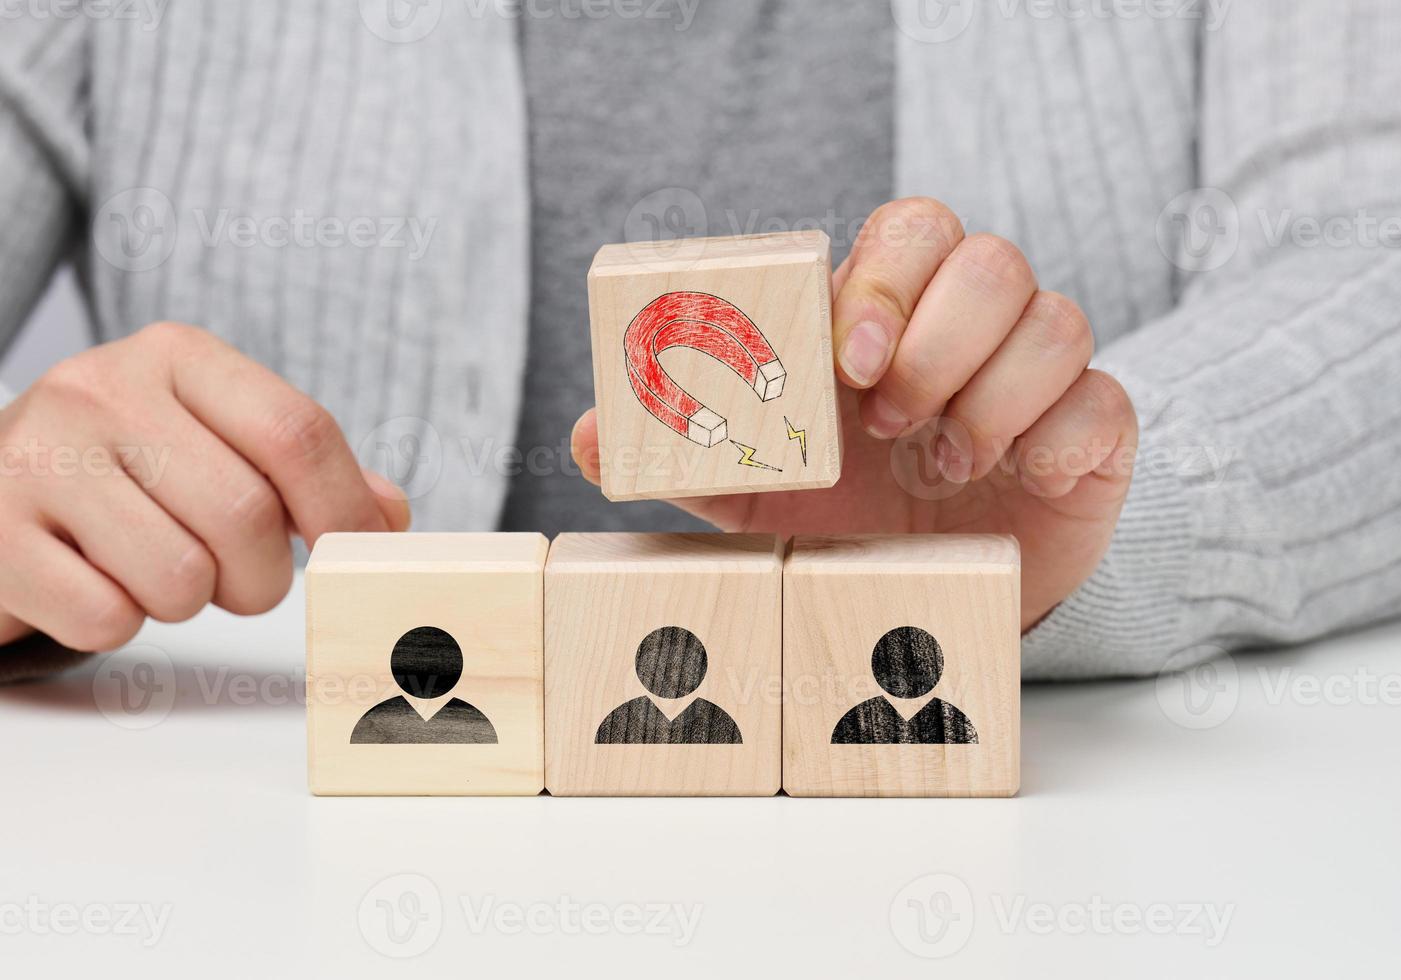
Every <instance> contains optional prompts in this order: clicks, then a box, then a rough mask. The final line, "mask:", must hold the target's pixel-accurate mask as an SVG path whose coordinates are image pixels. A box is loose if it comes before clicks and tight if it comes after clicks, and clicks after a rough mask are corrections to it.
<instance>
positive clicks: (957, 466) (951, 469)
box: [935, 436, 973, 483]
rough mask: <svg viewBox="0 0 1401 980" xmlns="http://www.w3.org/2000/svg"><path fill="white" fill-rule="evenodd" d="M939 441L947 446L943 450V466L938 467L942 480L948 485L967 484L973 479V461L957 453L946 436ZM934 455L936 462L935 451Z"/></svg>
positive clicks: (956, 448)
mask: <svg viewBox="0 0 1401 980" xmlns="http://www.w3.org/2000/svg"><path fill="white" fill-rule="evenodd" d="M939 439H940V441H941V442H945V443H947V444H948V446H947V448H946V449H945V450H944V464H943V466H941V467H940V471H941V472H942V473H943V474H944V479H945V480H948V481H949V482H950V483H967V482H968V481H969V480H970V479H972V477H973V460H972V459H970V458H969V457H968V456H967V455H965V454H964V453H961V452H959V451H958V447H957V446H955V445H954V444H953V440H951V439H949V437H948V436H940V437H939ZM935 453H936V456H935V458H936V461H937V450H936V451H935Z"/></svg>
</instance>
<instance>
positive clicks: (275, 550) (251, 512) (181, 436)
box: [116, 396, 293, 615]
mask: <svg viewBox="0 0 1401 980" xmlns="http://www.w3.org/2000/svg"><path fill="white" fill-rule="evenodd" d="M148 414H149V416H150V417H151V418H153V419H155V418H158V419H159V420H160V423H159V424H160V429H159V431H158V432H157V431H155V430H154V427H153V428H152V429H151V430H148V431H147V432H146V433H144V434H143V437H142V444H143V445H150V446H171V447H178V448H174V449H172V450H171V451H170V452H169V453H168V454H165V455H164V456H163V457H162V455H161V454H152V457H151V458H149V459H143V458H140V457H138V458H137V459H135V460H133V462H132V464H131V465H132V467H133V472H132V475H133V477H134V479H135V480H136V482H137V483H138V484H140V486H141V487H142V488H143V489H144V490H145V492H146V493H147V494H149V495H150V497H151V499H152V500H153V501H155V503H156V504H157V505H159V507H160V508H161V509H163V510H164V511H165V512H166V513H167V514H169V515H170V517H172V518H173V519H174V520H175V521H177V522H179V524H180V525H182V526H183V527H185V528H188V529H189V531H190V532H191V533H192V534H193V535H194V536H195V537H196V538H198V539H199V540H200V541H201V542H202V543H203V545H204V546H205V548H207V549H208V551H209V553H210V554H211V555H212V557H213V560H214V564H215V582H214V588H213V592H212V599H213V602H214V603H215V605H218V606H221V607H222V608H224V609H227V610H229V611H230V612H233V613H237V614H239V615H254V614H257V613H262V612H267V611H268V610H269V609H271V608H273V607H274V606H276V605H277V604H278V603H279V602H280V601H281V600H282V598H283V596H285V595H286V594H287V590H288V589H289V588H291V585H292V566H293V559H292V545H291V532H290V530H289V528H288V524H287V521H288V518H287V512H286V510H285V509H284V508H283V506H282V499H281V497H280V496H279V495H278V493H277V490H276V489H274V488H273V486H272V484H271V483H270V482H268V480H267V479H266V478H265V477H264V476H263V474H261V473H259V472H258V471H257V470H256V469H255V468H254V467H253V466H252V465H251V464H250V463H249V462H248V461H247V460H245V459H244V458H243V457H242V456H240V455H239V454H238V453H236V452H234V451H233V450H232V449H230V448H229V447H228V446H227V445H225V444H224V443H223V442H222V441H221V440H220V439H219V438H218V437H217V436H215V435H214V434H213V433H212V432H210V431H209V430H208V429H207V428H205V427H204V426H203V425H201V424H200V422H199V421H198V420H197V419H196V418H195V417H194V416H193V415H191V414H190V413H189V412H188V411H186V409H185V408H184V406H183V405H181V404H180V403H179V402H177V401H176V400H175V399H174V398H173V397H170V396H166V397H164V398H162V399H160V400H159V402H158V403H157V404H156V405H155V406H154V407H153V409H152V410H151V411H150V412H149V413H148ZM116 577H117V579H118V581H121V582H125V579H123V578H122V577H121V576H120V575H118V576H116ZM133 595H135V596H136V598H137V599H138V600H141V596H140V595H138V594H137V593H136V592H133ZM143 604H144V601H143Z"/></svg>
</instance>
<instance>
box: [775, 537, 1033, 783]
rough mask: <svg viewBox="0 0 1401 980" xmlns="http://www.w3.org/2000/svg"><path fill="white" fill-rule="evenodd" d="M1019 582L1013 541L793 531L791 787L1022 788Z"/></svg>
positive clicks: (788, 662)
mask: <svg viewBox="0 0 1401 980" xmlns="http://www.w3.org/2000/svg"><path fill="white" fill-rule="evenodd" d="M1020 579H1021V567H1020V558H1019V552H1018V548H1017V545H1016V542H1015V540H1013V539H1010V538H999V537H986V538H982V537H971V536H950V537H943V536H939V535H905V536H900V537H895V538H883V537H870V538H864V539H861V538H849V539H829V538H799V539H796V540H795V541H794V542H793V546H792V552H791V554H790V556H789V559H788V562H787V564H786V566H785V570H784V605H783V617H784V651H783V658H784V716H783V743H784V744H783V755H784V759H783V765H784V769H783V785H784V789H785V790H787V791H788V792H789V793H790V794H791V795H793V796H1011V795H1014V794H1015V793H1016V792H1017V789H1018V786H1019V784H1020V758H1021V751H1020V749H1021V637H1020V609H1021V593H1020Z"/></svg>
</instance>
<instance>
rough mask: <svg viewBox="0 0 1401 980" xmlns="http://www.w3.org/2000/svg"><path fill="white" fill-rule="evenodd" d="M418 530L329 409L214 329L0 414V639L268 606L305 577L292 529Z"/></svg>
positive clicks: (64, 370)
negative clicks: (297, 568) (296, 574)
mask: <svg viewBox="0 0 1401 980" xmlns="http://www.w3.org/2000/svg"><path fill="white" fill-rule="evenodd" d="M408 525H409V507H408V503H407V501H406V500H405V499H404V497H403V495H402V494H401V493H399V491H398V490H397V489H396V488H395V487H394V486H393V484H391V483H389V482H388V481H387V480H385V479H384V478H383V477H380V476H377V475H376V474H374V473H370V472H368V471H364V470H362V469H361V468H360V466H359V464H358V463H357V462H356V459H355V456H354V454H353V453H352V452H351V449H350V447H349V446H348V445H347V444H346V441H345V438H344V436H343V435H342V434H341V431H340V429H339V427H338V426H337V425H336V423H335V421H334V420H333V419H332V418H331V416H330V415H329V414H328V413H327V412H326V410H325V409H324V408H322V407H321V406H320V405H318V404H316V403H315V402H313V401H312V400H311V399H310V398H308V397H307V396H306V395H303V394H302V393H300V392H298V391H297V390H296V389H294V388H293V387H292V386H291V385H289V384H287V382H285V381H283V380H282V379H281V378H280V377H278V376H277V375H276V374H275V373H273V372H272V371H270V370H268V369H267V368H265V367H262V366H261V365H259V364H257V363H255V362H254V361H252V360H250V359H249V358H247V357H245V356H243V355H242V354H240V353H239V352H238V351H236V350H234V348H232V347H230V346H229V345H227V344H225V343H224V342H222V341H220V340H218V339H217V338H215V337H214V336H213V335H211V334H209V333H206V332H205V331H203V330H199V329H197V328H195V327H188V326H182V325H179V324H171V323H160V324H155V325H153V326H150V327H147V328H145V329H144V330H142V331H140V332H139V333H136V334H134V335H133V336H131V337H128V338H126V339H123V340H118V341H114V342H112V343H109V344H104V345H102V346H100V347H95V348H92V349H91V350H88V351H85V352H84V353H82V354H79V355H78V356H76V357H73V358H71V359H69V360H66V361H63V362H62V363H60V364H58V365H57V366H55V367H54V368H53V369H52V370H50V371H49V372H48V373H47V374H45V375H44V376H43V377H42V378H40V379H39V380H38V381H37V382H35V384H34V386H33V387H31V388H30V389H29V390H28V391H26V392H25V393H24V394H23V395H21V396H20V397H19V398H18V399H17V400H16V401H14V402H13V403H12V404H10V405H9V406H8V407H6V408H4V409H3V410H0V556H3V557H0V643H8V642H10V641H12V640H16V639H19V638H20V637H23V636H25V635H26V634H28V633H30V632H32V631H35V630H37V631H39V632H42V633H45V634H47V635H49V636H51V637H53V638H54V639H55V640H57V641H58V642H60V643H62V644H64V645H66V646H69V647H73V648H74V649H77V650H109V649H113V648H115V647H119V646H121V645H122V644H124V643H126V642H128V641H129V640H130V639H131V638H132V637H133V636H134V635H135V634H136V631H137V630H138V629H140V627H141V624H142V623H143V622H144V620H145V618H146V617H147V616H150V617H151V618H153V619H157V620H160V621H162V622H178V621H181V620H185V619H188V618H189V617H191V616H193V615H194V614H195V613H197V612H199V611H200V609H202V608H203V607H204V606H205V605H206V604H207V603H211V602H212V603H214V604H215V605H217V606H221V607H222V608H224V609H227V610H229V611H230V612H234V613H239V614H245V615H250V614H255V613H260V612H265V611H267V610H268V609H271V608H272V607H273V606H275V605H277V603H278V602H280V601H281V599H282V598H283V596H285V595H286V594H287V590H288V588H289V587H290V585H291V582H292V563H293V562H292V550H291V535H292V534H294V533H296V534H300V535H301V536H302V537H303V538H304V539H305V540H306V542H307V544H308V545H311V544H313V543H314V542H315V541H316V539H317V537H319V536H320V535H322V534H324V533H326V532H328V531H402V530H405V529H406V528H407V527H408Z"/></svg>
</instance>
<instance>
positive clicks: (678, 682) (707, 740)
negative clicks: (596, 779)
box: [594, 626, 743, 745]
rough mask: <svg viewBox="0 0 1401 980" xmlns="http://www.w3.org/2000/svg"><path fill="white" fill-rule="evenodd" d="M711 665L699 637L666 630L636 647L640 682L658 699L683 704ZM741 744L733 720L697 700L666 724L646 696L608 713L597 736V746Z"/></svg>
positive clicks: (707, 703) (672, 629)
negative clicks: (681, 700) (676, 701)
mask: <svg viewBox="0 0 1401 980" xmlns="http://www.w3.org/2000/svg"><path fill="white" fill-rule="evenodd" d="M708 661H709V658H708V656H707V654H706V652H705V645H704V644H703V643H701V641H700V639H699V638H698V637H697V636H696V634H694V633H692V632H691V631H690V630H686V629H682V628H681V627H679V626H664V627H662V628H661V629H659V630H653V631H652V632H651V633H649V634H647V636H646V637H645V638H644V639H643V641H642V642H641V643H639V644H638V645H637V662H636V665H637V679H638V680H640V681H641V682H642V686H643V687H645V688H647V690H648V691H651V692H652V694H653V695H655V696H656V697H659V698H663V699H666V700H676V699H678V698H684V697H687V696H688V695H690V694H692V693H694V692H695V690H696V689H697V688H698V687H700V685H701V681H703V680H705V672H706V670H707V669H708V667H709V662H708ZM742 741H743V739H741V738H740V734H739V726H738V725H736V724H735V720H734V719H733V718H731V717H730V716H729V715H728V714H727V713H726V712H725V710H724V709H723V708H721V707H719V706H718V705H715V704H712V703H711V702H709V701H707V700H706V699H705V698H696V699H695V700H694V701H692V702H691V703H690V704H689V705H687V706H686V710H685V711H682V712H681V713H680V714H679V715H677V716H676V717H675V718H672V719H670V720H668V719H667V717H666V715H664V714H662V712H661V709H659V708H658V707H657V705H656V703H655V702H653V701H652V699H651V698H650V697H647V696H645V695H644V696H643V697H640V698H634V699H633V700H631V701H629V702H628V703H627V704H624V705H621V706H619V707H617V708H615V709H614V710H613V711H612V712H610V713H609V715H608V717H607V718H605V719H603V723H602V724H601V725H599V726H598V734H597V735H596V736H594V742H595V743H597V744H598V745H739V744H740V743H741V742H742Z"/></svg>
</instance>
